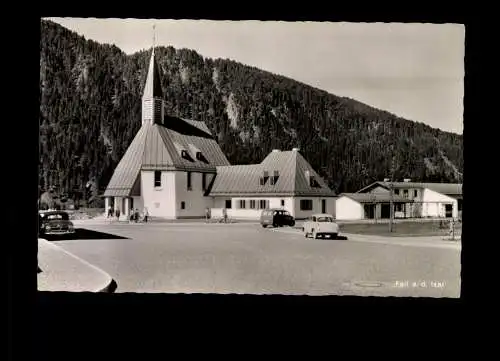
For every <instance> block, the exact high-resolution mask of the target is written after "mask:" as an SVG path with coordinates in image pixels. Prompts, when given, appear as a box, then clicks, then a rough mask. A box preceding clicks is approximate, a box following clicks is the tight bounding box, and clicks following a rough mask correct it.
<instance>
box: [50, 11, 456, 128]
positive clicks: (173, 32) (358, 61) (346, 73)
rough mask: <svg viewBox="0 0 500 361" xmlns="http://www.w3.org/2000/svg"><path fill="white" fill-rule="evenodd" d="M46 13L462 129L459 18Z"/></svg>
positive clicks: (108, 35)
mask: <svg viewBox="0 0 500 361" xmlns="http://www.w3.org/2000/svg"><path fill="white" fill-rule="evenodd" d="M48 19H49V20H52V21H54V22H56V23H59V24H61V25H63V26H64V27H66V28H68V29H70V30H73V31H75V32H77V33H79V34H80V35H83V36H84V37H85V38H86V39H92V40H95V41H97V42H99V43H107V44H115V45H116V46H118V47H119V48H120V49H121V50H123V51H124V52H125V53H127V54H132V53H134V52H136V51H138V50H142V49H149V48H150V47H151V46H152V43H153V34H155V39H156V40H155V42H156V44H157V45H158V46H173V47H174V48H178V49H180V48H188V49H193V50H196V51H197V52H198V53H199V54H200V55H202V56H204V57H209V58H213V59H215V58H228V59H232V60H235V61H238V62H241V63H243V64H246V65H250V66H255V67H257V68H260V69H262V70H267V71H271V72H273V73H276V74H280V75H284V76H287V77H290V78H292V79H295V80H298V81H301V82H303V83H306V84H309V85H312V86H314V87H317V88H320V89H323V90H326V91H328V92H329V93H332V94H335V95H339V96H345V97H349V98H353V99H356V100H358V101H361V102H363V103H366V104H368V105H371V106H374V107H376V108H380V109H383V110H387V111H389V112H391V113H394V114H396V115H398V116H400V117H403V118H406V119H409V120H414V121H419V122H423V123H425V124H428V125H430V126H432V127H435V128H439V129H442V130H445V131H449V132H454V133H459V134H462V132H463V95H464V55H465V45H464V42H465V27H464V26H463V25H461V24H418V23H415V24H408V23H332V22H280V21H212V20H166V19H165V20H164V19H95V18H48ZM153 25H155V31H154V32H153Z"/></svg>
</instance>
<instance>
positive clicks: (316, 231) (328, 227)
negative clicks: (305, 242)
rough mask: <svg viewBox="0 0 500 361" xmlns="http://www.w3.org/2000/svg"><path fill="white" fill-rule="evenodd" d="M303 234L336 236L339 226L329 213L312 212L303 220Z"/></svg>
mask: <svg viewBox="0 0 500 361" xmlns="http://www.w3.org/2000/svg"><path fill="white" fill-rule="evenodd" d="M303 230H304V236H305V237H306V238H307V237H310V236H312V237H313V238H319V237H323V238H325V237H329V238H332V239H333V238H337V235H338V234H339V226H338V224H337V223H336V222H335V220H334V218H333V216H332V215H331V214H326V213H320V214H313V215H312V216H311V217H309V218H308V219H307V220H306V221H305V222H304V227H303Z"/></svg>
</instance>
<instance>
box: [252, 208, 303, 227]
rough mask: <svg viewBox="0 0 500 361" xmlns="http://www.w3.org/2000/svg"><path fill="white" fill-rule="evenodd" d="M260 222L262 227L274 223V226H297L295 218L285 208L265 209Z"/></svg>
mask: <svg viewBox="0 0 500 361" xmlns="http://www.w3.org/2000/svg"><path fill="white" fill-rule="evenodd" d="M260 224H261V225H262V227H264V228H265V227H267V226H270V225H272V226H273V227H283V226H290V227H293V226H295V219H294V218H293V216H292V215H291V214H290V212H288V211H287V210H284V209H265V210H263V211H262V213H261V215H260Z"/></svg>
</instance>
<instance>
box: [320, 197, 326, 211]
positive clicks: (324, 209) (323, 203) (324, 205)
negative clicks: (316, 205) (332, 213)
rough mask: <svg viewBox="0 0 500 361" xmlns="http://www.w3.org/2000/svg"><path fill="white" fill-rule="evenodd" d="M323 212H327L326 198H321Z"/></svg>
mask: <svg viewBox="0 0 500 361" xmlns="http://www.w3.org/2000/svg"><path fill="white" fill-rule="evenodd" d="M321 213H326V199H322V200H321Z"/></svg>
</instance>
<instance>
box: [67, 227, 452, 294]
mask: <svg viewBox="0 0 500 361" xmlns="http://www.w3.org/2000/svg"><path fill="white" fill-rule="evenodd" d="M81 227H85V228H86V229H88V230H89V231H95V232H103V233H106V234H108V236H109V237H108V236H106V235H104V236H102V237H101V238H100V239H75V240H68V241H57V244H58V245H60V246H62V247H63V248H64V249H66V250H68V251H70V252H72V253H74V254H75V255H77V256H78V257H81V258H83V259H85V260H87V261H88V262H90V263H92V264H94V265H96V266H97V267H100V268H101V269H103V270H104V271H106V272H107V273H109V274H110V275H111V276H112V277H113V278H114V279H115V280H116V281H117V283H118V289H117V292H166V293H221V294H225V293H240V294H243V293H247V294H294V295H301V294H308V295H360V296H404V297H408V296H410V297H411V296H416V297H419V296H423V297H459V296H460V247H459V245H458V244H450V243H446V242H440V241H439V240H432V239H428V240H426V239H420V238H413V239H412V240H411V241H407V240H406V241H405V240H403V239H401V240H392V239H391V240H390V241H387V239H386V238H382V237H378V238H377V237H370V236H355V235H349V240H329V239H317V240H314V239H310V238H308V239H306V238H304V236H303V235H302V233H300V232H299V231H297V230H293V229H290V228H283V229H276V230H272V229H263V228H262V227H260V226H259V225H257V224H229V225H224V224H209V225H207V224H203V223H198V224H164V223H156V224H153V223H151V224H108V225H92V226H91V225H87V226H81Z"/></svg>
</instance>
